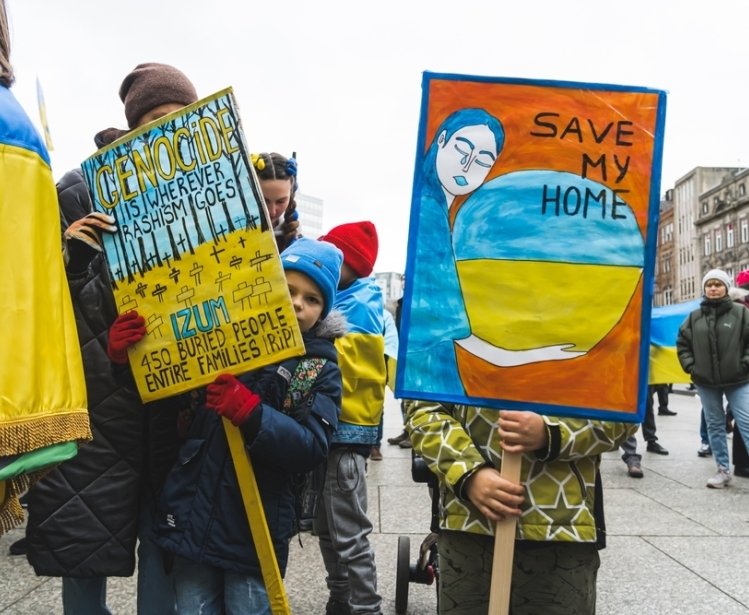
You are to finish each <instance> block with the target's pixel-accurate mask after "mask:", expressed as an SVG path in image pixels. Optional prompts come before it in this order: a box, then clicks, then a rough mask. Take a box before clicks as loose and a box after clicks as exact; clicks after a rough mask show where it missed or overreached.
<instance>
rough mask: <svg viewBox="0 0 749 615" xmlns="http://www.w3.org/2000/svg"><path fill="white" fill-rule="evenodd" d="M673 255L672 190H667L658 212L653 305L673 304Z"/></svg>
mask: <svg viewBox="0 0 749 615" xmlns="http://www.w3.org/2000/svg"><path fill="white" fill-rule="evenodd" d="M674 253H675V251H674V201H673V190H667V191H666V196H665V197H664V199H663V200H662V201H661V204H660V212H659V222H658V243H657V248H656V260H655V280H654V287H653V305H658V306H660V305H670V304H671V303H673V302H674V269H675V267H674Z"/></svg>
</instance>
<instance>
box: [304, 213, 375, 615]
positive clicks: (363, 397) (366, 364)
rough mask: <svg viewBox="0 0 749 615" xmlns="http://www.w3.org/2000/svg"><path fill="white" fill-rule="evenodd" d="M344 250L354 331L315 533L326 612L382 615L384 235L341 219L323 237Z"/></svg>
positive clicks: (343, 362)
mask: <svg viewBox="0 0 749 615" xmlns="http://www.w3.org/2000/svg"><path fill="white" fill-rule="evenodd" d="M320 240H321V241H327V242H329V243H332V244H333V245H334V246H336V247H338V248H339V249H340V250H341V252H343V267H342V268H341V281H340V284H339V285H338V295H337V298H336V305H335V307H336V309H337V310H340V311H341V312H342V313H343V315H344V316H345V317H346V320H347V321H348V326H349V330H348V333H347V334H346V335H345V336H344V337H343V338H341V339H339V340H337V341H336V348H337V349H338V363H339V365H340V366H341V375H342V377H343V398H342V400H341V419H340V421H339V422H338V429H337V430H336V432H335V433H334V434H333V443H332V445H331V451H330V457H329V458H328V461H327V466H326V468H325V480H324V484H323V490H322V493H321V496H320V501H319V504H318V508H317V517H316V518H315V521H314V524H313V531H314V533H315V534H317V536H318V537H319V544H320V551H321V553H322V557H323V562H324V564H325V569H326V571H327V577H326V582H327V586H328V591H329V592H330V597H329V599H328V602H327V605H326V607H325V613H326V615H347V614H348V613H349V612H351V613H357V614H364V613H371V614H373V615H378V614H380V613H381V612H382V611H381V609H382V597H381V596H380V594H378V593H377V568H376V566H375V555H374V550H373V548H372V545H371V544H370V542H369V534H370V533H371V532H372V522H371V521H370V520H369V517H368V516H367V480H366V473H367V458H368V457H369V455H370V452H371V450H372V445H373V444H374V443H375V442H376V441H377V429H378V426H379V424H380V417H381V416H382V408H383V401H384V398H385V340H384V337H383V334H382V332H383V330H384V323H383V316H382V315H383V309H384V308H383V300H382V291H381V290H380V287H379V286H378V285H377V283H376V282H375V280H374V278H372V277H369V276H370V275H371V273H372V271H373V269H374V264H375V261H376V260H377V250H378V239H377V230H376V229H375V226H374V224H372V223H371V222H368V221H363V222H352V223H350V224H342V225H340V226H337V227H335V228H333V229H331V230H330V231H329V232H328V233H327V234H326V235H323V236H322V237H320Z"/></svg>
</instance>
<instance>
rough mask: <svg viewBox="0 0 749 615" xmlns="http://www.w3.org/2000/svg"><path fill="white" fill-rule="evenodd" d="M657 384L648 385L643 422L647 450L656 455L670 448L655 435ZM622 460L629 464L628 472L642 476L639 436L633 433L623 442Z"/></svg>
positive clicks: (633, 476) (633, 475)
mask: <svg viewBox="0 0 749 615" xmlns="http://www.w3.org/2000/svg"><path fill="white" fill-rule="evenodd" d="M656 386H657V385H652V384H651V385H648V399H647V402H646V406H645V420H644V421H643V422H642V435H643V437H644V438H645V442H647V445H646V447H645V450H647V451H648V452H650V453H655V454H656V455H668V450H667V449H665V448H664V447H663V446H661V444H660V443H659V442H658V436H656V435H655V412H654V408H653V394H654V393H655V392H656ZM666 386H668V385H666ZM621 448H622V450H623V451H624V454H623V455H622V461H623V462H624V463H625V464H626V465H627V474H629V476H631V477H632V478H642V477H643V471H642V466H641V465H640V461H641V460H642V455H639V454H638V453H637V437H636V436H635V435H634V434H632V435H631V436H630V437H629V438H627V439H626V440H625V441H624V442H623V443H622V447H621Z"/></svg>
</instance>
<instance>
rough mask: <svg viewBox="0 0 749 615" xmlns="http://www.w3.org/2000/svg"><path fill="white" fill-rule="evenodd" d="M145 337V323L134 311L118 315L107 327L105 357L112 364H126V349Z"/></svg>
mask: <svg viewBox="0 0 749 615" xmlns="http://www.w3.org/2000/svg"><path fill="white" fill-rule="evenodd" d="M145 335H146V321H145V319H144V318H143V317H142V316H141V315H140V314H138V312H136V311H135V310H131V311H129V312H125V313H124V314H120V315H119V316H118V317H117V318H116V319H115V321H114V322H113V323H112V326H111V327H109V336H108V338H107V355H108V356H109V358H110V359H111V361H112V363H117V364H118V365H124V364H125V363H127V349H128V348H130V346H132V345H133V344H137V343H138V342H139V341H140V340H142V339H143V338H144V337H145Z"/></svg>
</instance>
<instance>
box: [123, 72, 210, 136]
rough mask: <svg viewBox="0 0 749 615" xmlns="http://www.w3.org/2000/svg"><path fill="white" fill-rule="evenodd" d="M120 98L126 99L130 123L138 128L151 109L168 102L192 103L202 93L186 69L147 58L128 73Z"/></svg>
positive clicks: (126, 110) (126, 109) (127, 116)
mask: <svg viewBox="0 0 749 615" xmlns="http://www.w3.org/2000/svg"><path fill="white" fill-rule="evenodd" d="M120 98H121V99H122V102H123V103H125V117H126V118H127V124H128V126H129V127H130V128H134V127H135V126H136V124H137V123H138V120H139V119H140V118H141V117H143V115H144V114H145V113H147V112H148V111H150V110H151V109H153V108H155V107H158V106H159V105H164V104H166V103H179V104H181V105H189V104H191V103H194V102H195V101H196V100H198V94H197V92H196V91H195V87H194V86H193V84H192V83H191V82H190V80H189V79H188V78H187V77H186V76H185V75H184V73H183V72H182V71H179V70H177V69H176V68H174V67H173V66H169V65H168V64H159V63H158V62H146V63H145V64H138V66H136V67H135V69H134V70H133V71H132V72H131V73H130V74H129V75H128V76H127V77H125V79H124V81H123V82H122V85H121V86H120Z"/></svg>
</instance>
